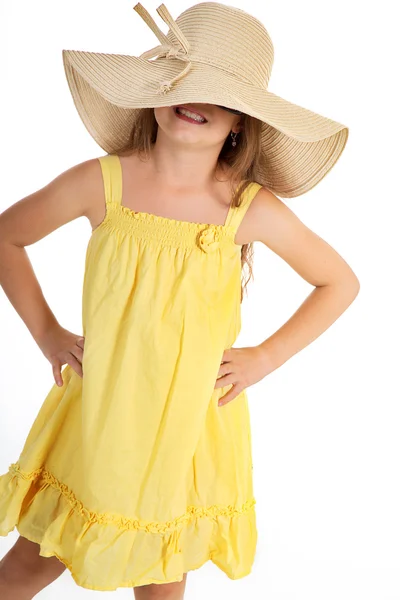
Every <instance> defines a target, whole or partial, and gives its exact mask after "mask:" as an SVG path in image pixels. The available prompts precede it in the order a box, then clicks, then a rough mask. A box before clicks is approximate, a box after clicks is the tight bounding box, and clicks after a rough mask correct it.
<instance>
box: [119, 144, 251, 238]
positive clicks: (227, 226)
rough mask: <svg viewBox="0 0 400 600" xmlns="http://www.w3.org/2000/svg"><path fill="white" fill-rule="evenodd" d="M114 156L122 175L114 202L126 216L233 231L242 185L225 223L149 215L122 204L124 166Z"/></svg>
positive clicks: (230, 205)
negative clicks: (236, 201) (232, 222)
mask: <svg viewBox="0 0 400 600" xmlns="http://www.w3.org/2000/svg"><path fill="white" fill-rule="evenodd" d="M113 156H115V157H116V158H117V159H118V164H119V173H120V182H119V193H118V200H117V201H114V204H117V205H119V206H120V208H121V210H122V212H124V213H125V214H128V215H132V216H133V217H134V218H141V219H145V220H147V221H149V220H150V221H158V222H160V223H170V224H171V225H178V226H179V225H181V226H188V227H189V228H191V227H190V226H192V227H196V228H198V227H212V228H215V229H217V230H219V231H225V230H226V231H231V230H233V227H232V226H231V220H232V215H233V212H234V206H233V200H234V196H235V194H236V191H237V189H238V188H239V185H240V184H239V185H238V186H237V187H236V188H235V191H234V194H233V196H232V199H231V202H230V204H229V210H228V214H227V215H226V218H225V222H224V223H221V224H217V223H206V222H198V221H183V220H181V219H174V218H172V217H164V216H162V215H157V214H155V213H149V212H147V211H140V210H135V209H133V208H130V207H129V206H126V205H125V204H122V194H123V180H122V164H121V160H120V157H119V156H118V154H114V155H113ZM135 215H136V217H135ZM237 245H238V244H237Z"/></svg>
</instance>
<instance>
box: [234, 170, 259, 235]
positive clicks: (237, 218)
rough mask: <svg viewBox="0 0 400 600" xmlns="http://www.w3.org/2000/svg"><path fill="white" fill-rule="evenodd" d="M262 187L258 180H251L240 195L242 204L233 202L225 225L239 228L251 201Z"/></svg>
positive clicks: (235, 228)
mask: <svg viewBox="0 0 400 600" xmlns="http://www.w3.org/2000/svg"><path fill="white" fill-rule="evenodd" d="M260 188H262V185H261V184H260V183H257V182H256V181H251V182H250V183H249V184H248V185H247V187H246V188H245V189H244V191H243V192H242V195H241V197H240V200H241V202H240V206H233V205H232V204H231V207H230V209H229V212H228V216H227V218H226V223H225V225H229V226H230V227H233V228H234V230H235V231H237V230H238V228H239V225H240V223H241V222H242V220H243V218H244V215H245V214H246V212H247V210H248V208H249V206H250V204H251V201H252V200H253V198H254V196H255V195H256V194H257V192H258V190H259V189H260Z"/></svg>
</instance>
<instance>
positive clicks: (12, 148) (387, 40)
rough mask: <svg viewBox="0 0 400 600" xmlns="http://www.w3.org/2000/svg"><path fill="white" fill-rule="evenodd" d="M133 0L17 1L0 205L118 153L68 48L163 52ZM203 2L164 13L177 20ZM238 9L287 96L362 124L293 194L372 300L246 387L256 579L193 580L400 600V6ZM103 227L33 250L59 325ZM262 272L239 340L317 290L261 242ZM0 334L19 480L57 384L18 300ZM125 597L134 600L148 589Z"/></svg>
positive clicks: (6, 426)
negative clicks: (79, 100)
mask: <svg viewBox="0 0 400 600" xmlns="http://www.w3.org/2000/svg"><path fill="white" fill-rule="evenodd" d="M160 1H161V0H160ZM134 4H135V1H133V2H132V3H130V2H125V1H124V2H122V1H121V0H112V1H111V0H108V1H107V2H106V1H104V0H96V1H94V0H79V1H78V0H69V1H68V2H50V1H43V0H37V1H36V2H27V1H26V0H19V2H13V3H11V2H5V1H4V0H2V4H1V15H0V16H1V21H2V29H3V34H2V36H1V40H0V44H1V59H2V75H1V80H2V89H3V93H2V99H1V101H2V111H1V132H2V135H1V145H0V152H1V156H0V161H1V162H0V164H1V194H0V211H3V210H5V209H6V208H7V207H8V206H10V205H11V204H13V203H14V202H16V201H17V200H19V199H21V198H23V197H24V196H26V195H28V194H30V193H32V192H33V191H36V190H37V189H39V188H41V187H43V186H44V185H45V184H47V183H48V182H49V181H50V180H52V179H53V178H55V177H56V176H57V175H58V174H59V173H61V172H62V171H64V170H66V169H67V168H69V167H71V166H72V165H74V164H77V163H79V162H81V161H83V160H86V159H88V158H92V157H96V156H102V155H103V154H104V152H103V150H102V149H101V148H100V147H99V146H98V145H97V144H96V143H95V142H94V140H93V139H92V138H91V137H90V135H89V134H88V133H87V131H86V129H85V127H84V125H83V124H82V122H81V120H80V118H79V116H78V113H77V112H76V109H75V107H74V105H73V102H72V98H71V96H70V93H69V90H68V87H67V81H66V79H65V76H64V72H63V65H62V58H61V50H62V49H63V48H66V49H75V50H90V51H94V52H96V51H97V52H110V53H111V52H112V53H121V54H124V53H126V54H129V53H130V54H135V55H138V54H140V53H141V52H143V51H144V50H146V49H148V48H151V47H153V46H155V45H156V44H157V43H158V41H157V39H156V38H155V36H154V35H153V33H152V32H151V31H150V29H149V28H148V27H146V25H145V24H144V22H143V21H142V19H141V18H140V17H139V15H137V14H136V13H135V11H134V10H133V5H134ZM191 4H192V3H191V2H178V1H175V0H173V1H169V2H168V0H167V2H166V5H167V8H168V9H169V11H170V12H171V14H172V16H173V17H174V18H176V17H177V16H178V15H179V13H180V12H182V11H183V10H184V9H186V8H188V7H189V6H190V5H191ZM229 4H231V5H233V6H237V7H239V8H242V9H244V10H246V11H248V12H250V13H252V14H253V15H254V16H256V17H258V18H259V19H260V20H261V21H262V22H263V23H264V25H265V26H266V28H267V30H268V32H269V34H270V36H271V38H272V41H273V44H274V47H275V61H274V66H273V70H272V76H271V79H270V82H269V89H270V91H273V92H274V93H276V94H279V95H281V96H283V97H284V98H286V99H288V100H290V101H292V102H294V103H296V104H300V105H301V106H304V107H306V108H309V109H311V110H314V111H316V112H319V113H320V114H322V115H325V116H329V117H330V118H332V119H334V120H337V121H339V122H341V123H344V124H346V125H348V126H349V128H350V136H349V141H348V144H347V147H346V149H345V151H344V153H343V155H342V156H341V158H340V159H339V161H338V163H337V164H336V165H335V167H334V168H333V170H332V171H331V172H330V173H328V175H327V176H326V177H325V178H324V179H323V180H322V182H320V183H319V184H318V185H317V186H316V187H315V188H314V189H313V190H311V191H310V192H308V193H307V194H305V195H303V196H299V197H298V198H294V199H290V200H285V202H287V204H288V205H289V206H290V208H291V209H292V210H294V211H295V212H296V214H297V215H298V216H299V217H300V218H301V219H302V220H303V222H304V223H306V224H307V225H308V226H309V227H310V228H311V229H313V230H314V231H315V232H316V233H318V235H320V236H321V237H323V238H324V239H325V240H326V241H328V242H329V243H330V244H331V245H332V246H333V247H334V248H335V249H336V250H337V251H338V252H339V253H340V254H341V255H342V256H343V257H344V259H345V260H346V261H347V262H348V263H349V264H350V266H351V267H352V268H353V270H354V271H355V273H356V275H357V276H358V278H359V280H360V283H361V290H360V293H359V295H358V297H357V298H356V300H355V301H354V303H353V304H352V305H351V306H350V308H349V309H348V310H347V311H346V312H345V313H344V314H343V315H342V316H341V317H340V318H339V319H338V320H337V321H336V322H335V323H334V324H333V325H332V326H331V327H330V328H329V329H328V330H327V331H326V332H325V333H324V334H323V335H322V336H320V337H319V338H318V339H317V340H315V341H314V342H313V343H312V344H311V345H309V346H308V347H307V348H305V349H304V350H303V351H301V352H300V353H298V354H297V355H295V356H294V357H293V358H291V359H290V360H289V361H287V362H286V363H285V364H284V365H283V366H281V367H280V368H279V369H277V370H276V371H274V372H273V373H272V374H271V375H269V376H268V377H266V378H264V379H263V380H262V381H260V382H258V383H257V384H255V385H254V386H251V387H250V388H248V397H249V406H250V413H251V420H252V440H253V463H254V491H255V497H256V500H257V503H256V510H257V524H258V548H257V555H256V559H255V563H254V567H253V570H252V573H251V574H250V575H249V576H247V577H245V578H243V579H240V580H236V581H232V580H230V579H228V577H227V576H226V575H225V574H224V573H223V572H221V571H220V570H219V569H218V568H217V567H216V566H215V565H213V564H212V563H211V562H209V563H206V564H205V565H204V566H203V567H202V568H201V569H199V570H195V571H191V572H189V575H188V581H187V588H186V596H185V600H186V599H187V600H200V599H203V598H204V597H207V598H209V599H210V600H217V599H219V598H220V597H229V598H230V600H239V599H242V598H244V597H246V598H268V600H303V599H307V600H321V599H323V600H337V599H338V598H340V599H341V600H399V599H400V569H399V565H400V544H399V539H400V516H399V515H400V511H399V506H400V485H399V459H400V443H399V417H400V409H399V398H400V394H399V384H398V372H399V371H398V368H399V358H400V356H399V350H398V339H399V334H400V331H399V317H398V307H399V300H400V298H399V284H398V274H399V269H398V263H399V258H400V256H399V245H398V239H399V234H398V230H399V224H398V203H399V187H400V186H399V181H398V172H399V168H398V163H399V147H398V140H399V134H400V127H399V116H398V115H399V105H400V98H399V94H398V89H399V88H398V87H397V89H396V86H398V62H399V60H398V59H399V46H398V28H397V24H398V21H396V19H395V15H394V6H395V3H394V2H389V1H388V0H381V1H380V2H378V3H376V2H369V1H363V2H361V1H355V0H353V2H351V1H349V0H336V1H335V2H334V3H333V2H330V3H327V2H324V3H321V2H319V1H317V0H302V2H298V1H297V0H267V2H262V3H261V2H259V0H246V2H244V1H243V0H237V1H233V0H232V2H230V3H229ZM144 5H145V7H146V8H147V9H148V10H149V11H150V13H151V14H152V15H153V16H154V18H155V19H156V21H157V23H158V24H159V25H160V27H161V28H162V29H163V31H165V32H166V31H167V27H166V26H165V24H164V23H163V21H162V20H161V18H159V17H158V15H157V13H156V10H155V9H156V7H157V6H158V5H159V2H154V1H152V0H149V1H147V2H145V3H144ZM4 32H5V35H4ZM396 38H397V39H396ZM232 43H234V40H232ZM90 232H91V228H90V224H89V221H87V220H86V219H78V220H75V221H74V222H72V223H69V224H67V225H65V226H64V227H62V228H60V229H58V230H57V231H55V232H53V233H52V234H51V235H50V236H47V237H46V238H45V239H43V240H41V241H40V242H38V243H36V244H34V245H32V246H30V247H28V248H27V251H28V253H29V257H30V259H31V261H32V264H33V266H34V269H35V272H36V274H37V277H38V279H39V282H40V284H41V286H42V289H43V292H44V294H45V297H46V299H47V301H48V303H49V304H50V306H51V308H52V310H53V311H54V313H55V314H56V316H57V319H58V320H59V322H60V323H61V324H62V325H63V326H64V327H66V328H68V329H70V330H71V331H73V332H75V333H77V334H80V333H81V313H80V309H81V291H82V281H83V268H84V254H85V250H86V246H87V243H88V240H89V237H90ZM254 274H255V280H254V282H251V283H250V284H249V295H248V296H246V297H245V300H244V302H243V305H242V331H241V334H240V336H239V338H238V340H237V342H236V343H235V347H240V346H247V345H255V344H258V343H260V342H261V341H262V340H264V339H265V338H267V337H268V336H269V335H271V334H272V333H273V332H274V331H275V330H276V329H278V328H279V327H280V326H281V325H282V324H283V323H284V322H285V321H286V320H287V319H288V318H289V317H290V316H291V315H292V313H293V312H294V311H295V310H296V309H297V307H298V306H299V305H300V304H301V302H302V301H303V300H304V299H305V297H306V296H307V295H308V294H309V293H310V292H311V290H312V287H311V286H310V285H309V284H308V283H307V282H305V281H303V280H302V279H301V278H300V277H299V276H298V275H297V274H296V273H295V272H294V271H293V270H292V269H291V268H290V267H289V266H288V265H287V264H286V263H284V262H283V261H282V260H281V259H280V258H279V257H277V256H276V255H274V254H273V253H272V252H271V251H270V250H269V249H268V248H267V247H265V246H264V245H262V244H261V243H256V244H255V263H254ZM26 302H29V298H27V299H26ZM0 332H1V333H0V335H1V344H0V368H1V377H0V399H1V400H0V402H1V404H0V418H1V422H0V439H1V446H0V472H1V473H4V472H6V470H7V469H8V466H9V464H10V463H12V462H15V461H16V460H17V459H18V456H19V453H20V451H21V449H22V445H23V443H24V440H25V437H26V436H27V434H28V431H29V429H30V426H31V424H32V422H33V420H34V418H35V417H36V414H37V412H38V410H39V408H40V406H41V404H42V402H43V400H44V398H45V396H46V394H47V392H48V390H49V388H50V387H51V385H53V376H52V372H51V365H50V363H48V362H47V360H46V359H45V358H44V356H43V355H42V353H41V351H40V350H39V348H38V346H37V345H36V343H35V341H34V340H33V338H32V337H31V336H30V333H29V331H28V330H27V328H26V327H25V325H24V323H23V322H22V320H21V319H20V317H19V316H18V314H17V313H16V311H15V310H14V309H13V307H12V306H11V304H10V302H9V301H8V299H7V297H6V296H5V294H4V292H3V291H2V290H1V288H0ZM16 539H17V532H16V530H15V531H13V532H11V533H10V534H9V535H8V536H7V537H5V538H1V539H0V557H1V556H3V555H4V554H5V552H6V551H7V550H8V549H9V548H10V547H11V546H12V545H13V543H14V542H15V540H16ZM110 593H113V594H114V595H115V597H120V598H132V597H133V593H132V590H131V589H123V588H121V589H119V590H118V591H116V592H110ZM39 597H40V598H41V599H42V598H43V600H45V599H50V598H55V597H57V598H58V599H59V600H62V599H67V598H68V599H70V598H74V599H75V598H77V599H78V598H89V597H93V598H94V597H99V598H100V597H102V595H101V592H94V591H90V590H86V589H83V588H80V587H78V586H77V585H76V584H75V583H74V582H73V580H72V578H71V576H70V574H69V572H68V571H65V572H64V573H63V575H62V576H61V577H60V578H59V579H58V580H56V581H55V582H54V583H53V584H52V585H51V586H50V587H48V588H46V589H45V590H44V591H43V592H41V593H40V594H39Z"/></svg>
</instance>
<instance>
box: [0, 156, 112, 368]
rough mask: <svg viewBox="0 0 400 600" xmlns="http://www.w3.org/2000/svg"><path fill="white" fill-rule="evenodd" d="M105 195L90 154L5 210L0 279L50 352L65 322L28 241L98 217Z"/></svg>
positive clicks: (0, 239)
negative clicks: (50, 341) (48, 295)
mask: <svg viewBox="0 0 400 600" xmlns="http://www.w3.org/2000/svg"><path fill="white" fill-rule="evenodd" d="M103 196H104V192H103V188H102V178H101V172H100V164H99V161H98V160H97V159H91V160H88V161H85V162H83V163H80V164H78V165H75V166H73V167H72V168H70V169H68V170H67V171H65V172H63V173H61V174H60V175H59V176H58V177H56V178H55V179H54V180H53V181H51V182H50V183H49V184H48V185H46V186H45V187H43V188H42V189H40V190H38V191H36V192H34V193H33V194H30V195H29V196H26V197H25V198H23V199H22V200H19V201H18V202H16V203H14V204H13V205H11V206H10V207H9V208H7V209H6V210H5V211H3V212H2V213H1V214H0V285H1V286H2V288H3V290H4V292H5V294H6V295H7V297H8V299H9V300H10V302H11V304H12V305H13V307H14V308H15V310H16V311H17V312H18V314H19V315H20V317H21V319H22V320H23V321H24V323H25V325H26V326H27V327H28V329H29V331H30V332H31V334H32V336H33V337H34V339H35V341H36V342H37V343H38V345H39V346H40V348H41V349H42V350H43V351H44V352H45V354H46V355H47V352H46V350H45V348H44V345H45V340H46V339H47V338H48V336H49V332H51V331H53V330H57V329H59V328H60V327H61V326H60V325H59V323H58V322H57V319H56V317H55V315H54V314H53V312H52V311H51V309H50V307H49V305H48V304H47V302H46V300H45V298H44V296H43V293H42V289H41V287H40V285H39V282H38V280H37V278H36V275H35V273H34V271H33V268H32V264H31V262H30V260H29V257H28V254H27V252H26V250H25V246H29V245H30V244H34V243H35V242H37V241H38V240H40V239H42V238H43V237H45V236H47V235H49V233H51V232H52V231H54V230H56V229H58V228H59V227H61V226H62V225H64V224H65V223H68V222H70V221H72V220H73V219H76V218H78V217H81V216H86V217H88V218H89V219H93V215H94V213H96V212H97V214H99V212H100V210H101V206H102V204H104V202H103ZM64 331H65V330H64ZM47 357H48V358H49V360H50V356H47ZM66 362H69V361H66ZM72 362H73V361H72ZM73 364H74V366H75V367H77V364H76V362H74V363H73Z"/></svg>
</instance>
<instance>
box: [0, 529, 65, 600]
mask: <svg viewBox="0 0 400 600" xmlns="http://www.w3.org/2000/svg"><path fill="white" fill-rule="evenodd" d="M39 548H40V546H39V544H35V543H34V542H30V541H29V540H27V539H26V538H24V537H22V536H19V538H18V539H17V541H16V542H15V544H14V546H13V547H12V548H10V550H9V551H8V552H7V554H5V555H4V557H3V558H2V560H1V561H0V598H1V600H31V598H33V597H34V596H35V595H36V594H37V593H38V592H40V590H42V589H43V588H45V587H46V586H48V585H49V584H50V583H51V582H52V581H54V580H55V579H57V577H59V576H60V575H61V573H63V571H65V569H66V567H65V565H64V564H63V563H62V562H60V561H59V560H58V558H57V557H56V556H50V557H48V558H47V557H45V556H40V555H39Z"/></svg>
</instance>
